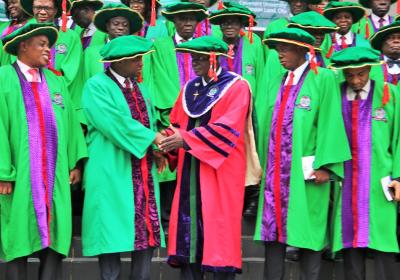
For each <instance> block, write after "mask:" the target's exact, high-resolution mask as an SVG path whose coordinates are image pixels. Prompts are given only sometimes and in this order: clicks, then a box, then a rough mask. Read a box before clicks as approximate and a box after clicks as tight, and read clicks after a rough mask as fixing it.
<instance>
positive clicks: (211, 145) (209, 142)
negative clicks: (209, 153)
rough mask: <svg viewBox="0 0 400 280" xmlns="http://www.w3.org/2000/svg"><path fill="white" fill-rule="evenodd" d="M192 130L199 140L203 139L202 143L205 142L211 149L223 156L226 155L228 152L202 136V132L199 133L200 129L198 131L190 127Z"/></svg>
mask: <svg viewBox="0 0 400 280" xmlns="http://www.w3.org/2000/svg"><path fill="white" fill-rule="evenodd" d="M192 132H193V134H194V135H196V136H197V138H199V139H200V140H201V141H203V143H204V144H206V145H207V146H209V147H210V148H211V149H213V150H214V151H215V152H217V153H219V154H221V155H222V156H224V157H228V156H229V154H228V153H227V152H226V151H224V150H223V149H221V148H220V147H218V146H217V145H215V144H214V143H213V142H211V141H210V140H208V139H207V138H206V137H204V135H203V134H201V133H200V131H198V130H197V129H196V128H193V129H192Z"/></svg>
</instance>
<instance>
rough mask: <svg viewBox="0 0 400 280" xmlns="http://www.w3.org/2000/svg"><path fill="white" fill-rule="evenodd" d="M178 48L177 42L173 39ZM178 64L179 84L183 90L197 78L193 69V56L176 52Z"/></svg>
mask: <svg viewBox="0 0 400 280" xmlns="http://www.w3.org/2000/svg"><path fill="white" fill-rule="evenodd" d="M173 40H174V45H175V47H176V45H177V42H176V41H175V37H174V38H173ZM176 62H177V66H178V73H179V84H180V88H182V87H183V86H184V85H185V84H186V83H187V82H188V81H190V80H191V79H193V78H195V77H196V74H195V73H194V71H193V68H192V56H191V55H190V54H188V53H182V52H176Z"/></svg>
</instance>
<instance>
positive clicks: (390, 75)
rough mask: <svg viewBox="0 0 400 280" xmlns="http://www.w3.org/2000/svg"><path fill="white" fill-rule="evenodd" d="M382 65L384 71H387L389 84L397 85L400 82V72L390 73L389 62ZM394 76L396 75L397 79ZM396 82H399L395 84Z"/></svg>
mask: <svg viewBox="0 0 400 280" xmlns="http://www.w3.org/2000/svg"><path fill="white" fill-rule="evenodd" d="M381 67H382V72H383V73H385V72H386V73H387V82H388V83H389V84H394V85H397V84H399V83H400V73H399V74H390V73H389V70H388V68H389V67H388V66H387V64H382V66H381ZM385 68H386V69H385ZM394 77H396V79H395V78H394ZM394 82H397V84H395V83H394Z"/></svg>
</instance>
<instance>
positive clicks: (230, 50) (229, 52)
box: [228, 44, 235, 71]
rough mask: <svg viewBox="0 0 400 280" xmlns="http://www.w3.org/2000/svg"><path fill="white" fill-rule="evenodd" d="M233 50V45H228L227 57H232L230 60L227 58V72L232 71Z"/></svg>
mask: <svg viewBox="0 0 400 280" xmlns="http://www.w3.org/2000/svg"><path fill="white" fill-rule="evenodd" d="M234 48H235V45H234V44H230V45H229V50H228V55H229V56H230V57H232V58H230V57H228V67H229V71H233V57H234V56H235V51H234V50H233V49H234Z"/></svg>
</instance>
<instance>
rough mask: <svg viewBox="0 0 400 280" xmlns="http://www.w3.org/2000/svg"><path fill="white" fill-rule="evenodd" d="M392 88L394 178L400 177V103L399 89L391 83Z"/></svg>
mask: <svg viewBox="0 0 400 280" xmlns="http://www.w3.org/2000/svg"><path fill="white" fill-rule="evenodd" d="M389 88H390V98H391V99H393V101H392V100H391V101H392V102H393V103H394V116H393V118H394V125H393V132H392V142H391V147H390V149H391V154H392V156H393V167H392V168H393V170H392V178H393V179H397V178H400V160H399V159H400V145H399V144H400V143H399V141H400V104H399V97H398V96H399V94H400V93H399V91H398V89H397V87H395V86H393V85H389Z"/></svg>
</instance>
